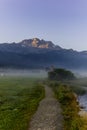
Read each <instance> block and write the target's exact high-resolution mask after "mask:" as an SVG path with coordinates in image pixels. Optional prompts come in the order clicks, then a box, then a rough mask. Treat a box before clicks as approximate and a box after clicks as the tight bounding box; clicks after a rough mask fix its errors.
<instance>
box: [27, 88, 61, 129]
mask: <svg viewBox="0 0 87 130" xmlns="http://www.w3.org/2000/svg"><path fill="white" fill-rule="evenodd" d="M45 92H46V96H45V98H44V99H43V100H42V101H41V102H40V105H39V107H38V110H37V112H36V113H35V115H34V116H33V118H32V120H31V122H30V128H29V129H28V130H63V128H62V126H63V125H62V115H61V108H60V104H59V103H58V101H57V100H56V99H55V98H54V96H53V92H52V90H51V89H50V88H49V87H47V86H46V87H45Z"/></svg>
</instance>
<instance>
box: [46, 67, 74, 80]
mask: <svg viewBox="0 0 87 130" xmlns="http://www.w3.org/2000/svg"><path fill="white" fill-rule="evenodd" d="M48 78H49V79H50V80H60V81H61V80H71V79H75V76H74V74H73V73H72V72H71V71H69V70H65V69H61V68H60V69H54V70H53V71H50V72H48Z"/></svg>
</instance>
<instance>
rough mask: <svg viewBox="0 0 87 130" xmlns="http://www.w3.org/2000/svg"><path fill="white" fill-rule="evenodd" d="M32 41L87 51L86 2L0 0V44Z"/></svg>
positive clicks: (76, 0) (80, 0)
mask: <svg viewBox="0 0 87 130" xmlns="http://www.w3.org/2000/svg"><path fill="white" fill-rule="evenodd" d="M36 37H37V38H39V39H44V40H48V41H49V40H50V41H52V42H53V43H54V44H56V45H59V46H61V47H63V48H67V49H70V48H72V49H74V50H78V51H82V50H87V0H0V43H5V42H8V43H9V42H10V43H11V42H20V41H22V40H23V39H30V38H36Z"/></svg>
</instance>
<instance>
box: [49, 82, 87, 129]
mask: <svg viewBox="0 0 87 130" xmlns="http://www.w3.org/2000/svg"><path fill="white" fill-rule="evenodd" d="M50 86H51V87H52V89H53V91H54V93H55V97H56V98H57V99H58V101H59V102H60V104H61V108H62V110H63V112H62V114H63V117H64V130H87V125H86V119H85V120H83V118H81V117H80V116H79V114H78V112H79V106H78V104H77V101H76V97H75V95H74V93H73V90H72V89H71V88H70V86H68V85H64V84H60V83H58V82H51V83H50Z"/></svg>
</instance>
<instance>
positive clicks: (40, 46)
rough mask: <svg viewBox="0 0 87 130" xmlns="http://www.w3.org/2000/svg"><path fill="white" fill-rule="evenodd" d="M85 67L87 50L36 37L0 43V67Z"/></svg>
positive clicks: (86, 66) (86, 67) (86, 64)
mask: <svg viewBox="0 0 87 130" xmlns="http://www.w3.org/2000/svg"><path fill="white" fill-rule="evenodd" d="M51 65H54V66H55V67H62V68H70V69H87V51H82V52H78V51H74V50H73V49H63V48H61V47H60V46H58V45H55V44H54V43H52V42H51V41H45V40H43V39H42V40H40V39H38V38H33V39H25V40H23V41H21V42H19V43H15V42H14V43H3V44H0V67H7V68H9V67H12V68H46V67H49V66H51Z"/></svg>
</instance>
